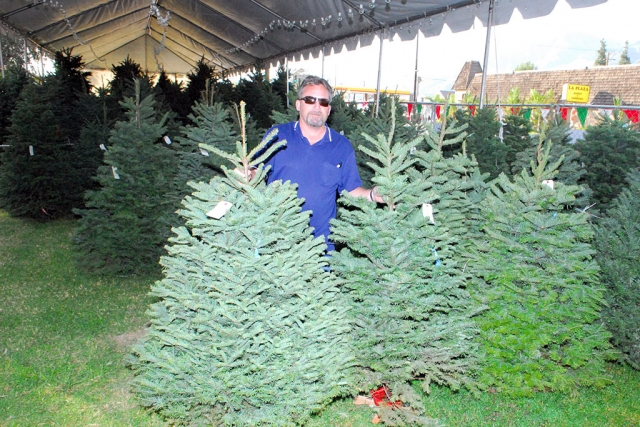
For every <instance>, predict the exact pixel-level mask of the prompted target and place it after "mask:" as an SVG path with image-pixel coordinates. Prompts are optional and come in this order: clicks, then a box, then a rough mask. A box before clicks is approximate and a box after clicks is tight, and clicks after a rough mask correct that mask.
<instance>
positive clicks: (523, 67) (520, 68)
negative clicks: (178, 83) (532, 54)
mask: <svg viewBox="0 0 640 427" xmlns="http://www.w3.org/2000/svg"><path fill="white" fill-rule="evenodd" d="M537 69H538V67H536V66H535V65H533V62H530V61H527V62H523V63H522V64H520V65H518V66H517V67H516V68H515V69H514V70H513V71H527V70H537Z"/></svg>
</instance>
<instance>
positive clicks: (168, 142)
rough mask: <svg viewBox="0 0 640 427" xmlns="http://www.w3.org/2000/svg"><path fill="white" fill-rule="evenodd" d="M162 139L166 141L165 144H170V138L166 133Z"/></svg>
mask: <svg viewBox="0 0 640 427" xmlns="http://www.w3.org/2000/svg"><path fill="white" fill-rule="evenodd" d="M162 139H164V142H166V143H167V145H171V139H170V138H169V136H168V135H165V136H163V137H162Z"/></svg>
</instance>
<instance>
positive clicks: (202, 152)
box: [200, 148, 209, 157]
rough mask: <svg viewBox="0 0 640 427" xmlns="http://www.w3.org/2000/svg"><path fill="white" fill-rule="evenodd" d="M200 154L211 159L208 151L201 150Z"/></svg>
mask: <svg viewBox="0 0 640 427" xmlns="http://www.w3.org/2000/svg"><path fill="white" fill-rule="evenodd" d="M200 154H202V155H203V156H206V157H209V152H208V151H207V150H203V149H202V148H201V149H200Z"/></svg>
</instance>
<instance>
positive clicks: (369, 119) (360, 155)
mask: <svg viewBox="0 0 640 427" xmlns="http://www.w3.org/2000/svg"><path fill="white" fill-rule="evenodd" d="M403 113H404V112H403V110H402V107H401V106H400V105H399V104H398V102H397V99H396V98H392V97H389V96H384V97H381V99H380V103H379V105H378V116H375V114H374V111H373V110H372V109H371V108H369V109H368V110H367V111H365V112H364V114H355V113H354V119H355V120H354V121H353V124H352V125H351V126H352V129H353V127H354V126H355V129H353V130H352V131H351V132H350V133H348V134H347V135H348V138H349V140H350V141H351V143H352V144H353V146H354V147H360V146H362V147H364V148H365V149H364V150H356V162H357V164H358V170H359V172H360V178H361V179H362V182H363V185H364V186H365V187H370V186H371V185H372V184H371V179H372V178H373V175H374V173H375V171H374V169H373V168H372V167H371V166H370V162H371V161H373V160H374V159H373V158H371V157H370V155H369V154H368V153H369V150H372V149H375V148H374V145H373V144H374V143H372V142H371V141H370V139H369V138H367V137H365V136H364V134H367V135H376V137H377V136H378V135H389V134H390V133H391V132H393V134H394V135H395V138H396V139H397V140H398V141H408V140H416V141H417V142H419V143H422V140H421V139H416V138H418V136H419V135H420V134H421V133H422V132H424V128H423V127H422V126H421V125H419V124H410V123H409V121H408V120H407V119H406V117H405V116H404V114H403ZM392 117H393V119H392ZM416 148H419V147H416Z"/></svg>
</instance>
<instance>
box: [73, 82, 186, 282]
mask: <svg viewBox="0 0 640 427" xmlns="http://www.w3.org/2000/svg"><path fill="white" fill-rule="evenodd" d="M135 87H136V97H135V98H126V99H125V101H124V102H123V103H122V104H123V108H124V109H125V112H126V115H127V117H128V120H127V121H121V122H117V123H116V124H115V127H114V129H113V130H112V132H111V137H110V147H109V148H108V150H107V151H106V152H105V154H104V163H105V164H104V165H102V166H100V168H99V170H98V177H97V179H98V182H99V183H100V189H99V190H96V191H89V192H87V194H86V197H85V202H86V209H77V210H75V211H74V212H75V213H76V214H77V215H80V216H81V217H82V218H81V219H80V221H79V225H78V229H77V230H76V233H75V237H74V241H75V243H76V249H77V254H78V260H79V262H80V265H82V266H83V267H85V268H90V269H100V270H103V271H105V272H118V273H142V272H156V271H158V270H159V266H158V260H159V259H160V255H161V254H163V253H164V245H165V243H166V241H167V238H168V237H169V234H170V231H171V226H172V225H174V224H176V223H177V218H176V215H175V213H174V211H175V209H176V207H177V202H176V200H175V198H174V197H170V196H171V194H172V193H171V192H172V191H173V188H174V187H173V184H174V181H175V173H176V169H177V167H176V166H177V157H176V155H175V153H174V152H173V151H172V150H170V149H168V148H166V144H164V142H161V141H162V139H161V138H162V136H163V135H164V133H165V130H166V129H165V127H164V124H163V120H160V121H158V120H157V119H156V112H155V110H154V105H155V101H154V99H153V96H152V95H148V96H147V97H145V98H144V99H142V98H141V97H140V83H139V81H136V84H135ZM168 195H169V197H168Z"/></svg>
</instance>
